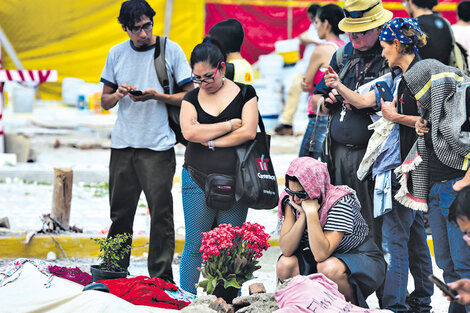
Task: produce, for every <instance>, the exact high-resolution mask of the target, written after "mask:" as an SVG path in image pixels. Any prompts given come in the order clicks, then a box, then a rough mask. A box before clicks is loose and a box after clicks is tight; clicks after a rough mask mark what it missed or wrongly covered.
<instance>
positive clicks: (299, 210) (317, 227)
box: [276, 157, 385, 308]
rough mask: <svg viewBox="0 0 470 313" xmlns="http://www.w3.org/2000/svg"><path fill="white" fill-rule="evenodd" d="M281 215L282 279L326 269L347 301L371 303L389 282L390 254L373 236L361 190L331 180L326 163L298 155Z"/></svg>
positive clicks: (279, 266)
mask: <svg viewBox="0 0 470 313" xmlns="http://www.w3.org/2000/svg"><path fill="white" fill-rule="evenodd" d="M279 217H280V218H281V220H282V221H283V222H282V227H281V234H280V237H279V246H280V248H281V251H282V253H283V254H282V255H281V256H280V257H279V260H278V262H277V265H276V273H277V276H278V278H279V280H280V281H284V280H286V279H288V278H290V277H294V276H296V275H309V274H312V273H322V274H324V275H325V276H326V277H328V278H329V279H331V280H332V281H334V282H335V283H336V284H337V285H338V290H339V291H340V292H341V293H342V294H343V295H344V296H345V298H346V300H347V301H350V302H351V303H353V304H357V305H359V306H361V307H365V308H367V303H366V301H365V300H366V298H367V296H369V295H370V294H372V293H373V292H374V291H376V290H377V289H378V288H379V286H380V285H381V284H382V282H383V279H384V275H385V260H384V259H383V256H382V253H381V252H380V250H379V248H378V247H377V245H376V244H375V243H374V241H373V240H372V239H371V238H369V237H368V233H369V228H368V226H367V223H366V222H365V220H364V218H363V217H362V215H361V205H360V203H359V200H358V199H357V197H356V193H355V191H354V190H352V189H351V188H349V187H347V186H333V185H331V183H330V175H329V174H328V170H327V167H326V165H325V164H324V163H322V162H320V161H318V160H315V159H313V158H310V157H300V158H296V159H294V160H293V161H292V163H291V164H290V165H289V168H288V169H287V172H286V189H285V191H284V192H283V193H282V194H281V197H280V200H279Z"/></svg>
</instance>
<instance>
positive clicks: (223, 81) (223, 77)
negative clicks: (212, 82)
mask: <svg viewBox="0 0 470 313" xmlns="http://www.w3.org/2000/svg"><path fill="white" fill-rule="evenodd" d="M223 84H225V75H224V74H222V85H223Z"/></svg>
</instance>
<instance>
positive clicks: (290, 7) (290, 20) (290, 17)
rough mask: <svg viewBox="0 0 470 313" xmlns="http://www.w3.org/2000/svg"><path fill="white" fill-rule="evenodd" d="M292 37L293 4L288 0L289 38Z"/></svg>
mask: <svg viewBox="0 0 470 313" xmlns="http://www.w3.org/2000/svg"><path fill="white" fill-rule="evenodd" d="M291 38H292V6H291V4H290V0H289V1H288V2H287V39H291Z"/></svg>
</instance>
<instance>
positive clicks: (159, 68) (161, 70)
mask: <svg viewBox="0 0 470 313" xmlns="http://www.w3.org/2000/svg"><path fill="white" fill-rule="evenodd" d="M166 40H167V38H166V37H165V36H157V42H156V44H155V54H154V59H155V62H154V63H155V71H156V72H157V77H158V80H159V81H160V85H161V86H162V87H163V92H164V93H165V94H169V93H170V80H169V79H168V73H167V71H166V64H165V48H166Z"/></svg>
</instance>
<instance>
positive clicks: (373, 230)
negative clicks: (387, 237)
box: [331, 142, 382, 249]
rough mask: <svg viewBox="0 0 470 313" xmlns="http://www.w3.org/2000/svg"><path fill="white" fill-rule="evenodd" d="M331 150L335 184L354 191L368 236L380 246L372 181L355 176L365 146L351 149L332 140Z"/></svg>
mask: <svg viewBox="0 0 470 313" xmlns="http://www.w3.org/2000/svg"><path fill="white" fill-rule="evenodd" d="M331 151H332V154H333V163H334V181H335V185H347V186H349V187H351V188H352V189H354V190H355V191H356V195H357V198H358V199H359V202H360V203H361V213H362V216H363V217H364V219H365V220H366V222H367V225H368V226H369V236H370V237H372V238H373V239H374V241H375V243H376V245H377V247H379V249H380V247H382V218H380V217H379V218H374V202H373V195H374V183H373V181H372V179H371V178H370V175H369V176H367V177H366V178H365V179H364V180H363V181H360V180H359V179H358V178H357V169H358V168H359V164H361V161H362V158H363V157H364V154H365V152H366V147H364V148H361V149H351V148H348V147H346V146H345V145H342V144H339V143H335V142H332V144H331Z"/></svg>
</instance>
